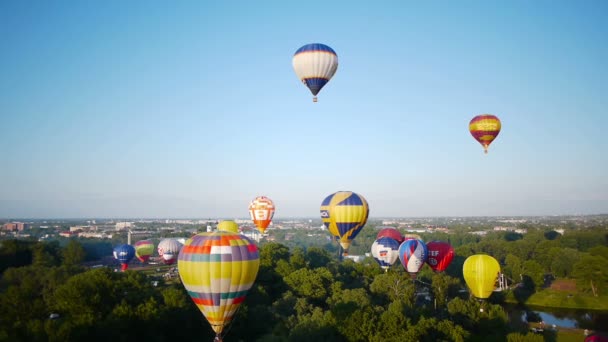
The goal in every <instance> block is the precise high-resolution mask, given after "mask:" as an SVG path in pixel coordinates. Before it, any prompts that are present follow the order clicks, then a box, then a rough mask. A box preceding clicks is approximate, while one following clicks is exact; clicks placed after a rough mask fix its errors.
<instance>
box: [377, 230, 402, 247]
mask: <svg viewBox="0 0 608 342" xmlns="http://www.w3.org/2000/svg"><path fill="white" fill-rule="evenodd" d="M381 237H389V238H391V239H393V240H395V241H397V242H399V244H401V243H402V242H403V240H405V239H404V238H403V235H401V232H400V231H399V230H397V229H396V228H393V227H380V231H379V232H378V235H376V240H377V239H379V238H381Z"/></svg>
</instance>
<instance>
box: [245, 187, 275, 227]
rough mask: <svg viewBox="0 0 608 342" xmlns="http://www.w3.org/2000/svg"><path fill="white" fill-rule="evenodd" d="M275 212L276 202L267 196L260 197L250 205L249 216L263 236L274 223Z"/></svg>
mask: <svg viewBox="0 0 608 342" xmlns="http://www.w3.org/2000/svg"><path fill="white" fill-rule="evenodd" d="M274 210H275V207H274V202H272V200H271V199H270V198H268V197H266V196H258V197H256V198H254V199H253V201H251V203H249V216H250V217H251V220H252V221H253V223H254V224H255V226H256V227H258V230H259V231H260V232H261V233H262V234H264V232H266V228H268V226H269V225H270V222H272V217H273V216H274Z"/></svg>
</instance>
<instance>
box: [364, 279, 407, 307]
mask: <svg viewBox="0 0 608 342" xmlns="http://www.w3.org/2000/svg"><path fill="white" fill-rule="evenodd" d="M370 290H371V292H372V293H374V294H376V295H378V296H380V297H381V298H384V300H383V302H385V303H386V302H392V301H396V300H401V301H403V302H404V303H405V304H406V305H407V306H408V307H413V305H414V292H415V290H416V287H415V284H414V282H413V281H412V279H410V277H409V275H406V274H404V273H403V272H400V273H397V272H387V273H383V274H379V275H378V276H376V278H375V279H374V281H373V282H372V284H371V286H370Z"/></svg>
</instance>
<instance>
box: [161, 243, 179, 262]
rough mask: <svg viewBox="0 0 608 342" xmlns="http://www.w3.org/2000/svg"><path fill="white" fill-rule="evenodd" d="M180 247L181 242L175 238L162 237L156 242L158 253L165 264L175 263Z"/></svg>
mask: <svg viewBox="0 0 608 342" xmlns="http://www.w3.org/2000/svg"><path fill="white" fill-rule="evenodd" d="M181 248H182V244H181V243H179V241H177V240H175V239H163V240H162V241H161V242H159V243H158V248H157V251H158V255H159V256H160V257H161V258H162V259H163V262H164V263H165V264H167V265H171V264H173V263H175V261H176V260H177V255H178V253H179V250H180V249H181Z"/></svg>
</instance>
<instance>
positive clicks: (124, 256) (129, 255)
mask: <svg viewBox="0 0 608 342" xmlns="http://www.w3.org/2000/svg"><path fill="white" fill-rule="evenodd" d="M134 256H135V248H133V246H131V245H127V244H124V245H119V246H116V247H115V248H114V259H116V260H118V262H120V270H121V271H125V270H126V269H127V268H129V262H130V261H131V259H133V257H134Z"/></svg>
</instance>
